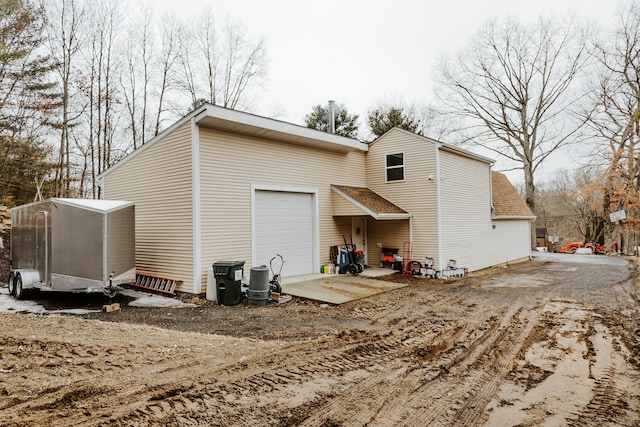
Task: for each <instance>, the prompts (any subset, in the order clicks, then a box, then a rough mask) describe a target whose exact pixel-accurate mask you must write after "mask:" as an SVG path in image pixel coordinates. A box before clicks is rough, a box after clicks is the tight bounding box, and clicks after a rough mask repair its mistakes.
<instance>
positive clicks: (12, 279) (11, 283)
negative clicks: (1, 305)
mask: <svg viewBox="0 0 640 427" xmlns="http://www.w3.org/2000/svg"><path fill="white" fill-rule="evenodd" d="M7 287H8V288H9V295H10V296H12V297H13V296H15V295H16V282H15V277H14V276H13V273H12V274H9V281H8V282H7Z"/></svg>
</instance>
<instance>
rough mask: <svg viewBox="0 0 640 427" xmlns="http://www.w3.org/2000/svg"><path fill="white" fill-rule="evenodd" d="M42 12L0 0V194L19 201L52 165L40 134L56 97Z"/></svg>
mask: <svg viewBox="0 0 640 427" xmlns="http://www.w3.org/2000/svg"><path fill="white" fill-rule="evenodd" d="M43 16H44V15H43V13H42V11H41V10H40V9H38V8H36V7H34V6H33V5H32V4H31V3H29V2H28V1H26V0H0V195H1V196H2V198H3V199H5V200H13V201H14V202H15V203H18V204H20V203H24V202H30V201H33V198H34V195H35V193H36V180H37V179H40V180H42V179H43V178H44V177H45V176H46V175H47V174H48V173H49V171H50V169H51V165H50V163H49V162H48V155H49V154H50V153H49V151H50V150H49V147H47V145H46V144H45V139H44V136H45V132H46V130H47V129H48V128H49V127H50V126H51V125H52V123H51V120H50V118H51V117H52V115H51V113H52V112H53V111H55V109H56V108H58V99H59V97H58V96H57V94H56V93H55V92H54V84H53V83H50V82H49V81H48V78H49V75H50V73H51V71H52V70H53V68H54V64H53V62H52V61H51V60H50V58H49V57H47V56H46V55H42V54H41V51H42V47H43V43H44V37H43Z"/></svg>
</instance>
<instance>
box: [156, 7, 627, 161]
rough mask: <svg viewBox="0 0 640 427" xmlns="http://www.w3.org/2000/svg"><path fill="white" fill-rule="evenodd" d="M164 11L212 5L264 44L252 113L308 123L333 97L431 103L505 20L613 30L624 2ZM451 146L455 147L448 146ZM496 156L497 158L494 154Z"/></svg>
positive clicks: (365, 105) (355, 109) (354, 108)
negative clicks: (455, 61) (458, 55)
mask: <svg viewBox="0 0 640 427" xmlns="http://www.w3.org/2000/svg"><path fill="white" fill-rule="evenodd" d="M153 4H154V8H155V10H156V12H162V11H164V10H170V11H173V12H175V13H177V14H179V15H182V16H193V13H194V12H197V11H200V10H202V8H203V7H205V6H208V7H210V8H211V9H212V11H213V14H214V16H215V17H216V20H217V21H218V22H220V23H222V21H223V20H225V19H226V18H227V17H230V18H232V19H234V20H238V21H240V22H242V23H243V24H244V25H245V26H246V27H247V30H248V33H249V35H250V36H251V37H252V38H258V37H261V36H263V37H264V38H265V41H266V46H267V51H268V56H269V61H270V62H269V80H268V82H267V84H266V87H265V90H264V91H262V92H261V93H260V95H259V97H258V100H257V102H256V104H255V108H254V110H253V111H252V112H254V113H257V114H261V115H265V116H274V115H275V114H276V112H277V113H279V114H277V117H278V118H279V119H281V120H285V121H288V122H291V123H296V124H302V123H303V118H304V116H305V114H307V113H309V112H310V111H311V107H312V106H313V105H316V104H324V103H326V102H327V101H328V100H330V99H333V100H335V101H336V102H337V103H339V104H344V105H345V106H346V108H347V110H348V111H349V112H350V113H352V114H353V113H355V114H358V115H359V116H360V128H361V134H366V133H367V132H363V129H364V128H365V127H366V124H365V117H366V114H367V110H368V109H369V108H371V107H372V106H374V104H375V103H376V101H379V100H384V99H399V100H402V101H404V102H407V103H412V102H416V103H418V104H425V103H428V102H429V101H430V98H431V96H432V94H431V90H432V74H433V71H434V66H435V64H436V62H437V60H438V58H439V56H440V55H441V53H443V52H451V53H453V52H455V51H457V50H459V49H460V48H461V47H463V46H465V45H466V44H467V43H468V41H469V40H471V38H472V37H473V35H474V34H475V32H476V31H477V29H478V28H479V26H480V25H481V24H482V23H484V22H485V21H486V20H487V19H490V18H493V17H497V16H501V17H504V16H516V17H519V18H522V19H528V18H532V19H533V18H536V17H537V16H538V15H539V14H540V13H549V12H550V13H553V14H572V15H577V16H580V17H583V18H584V19H586V20H595V21H596V22H598V23H601V24H607V23H608V22H609V21H610V20H611V18H612V16H613V13H614V10H615V9H616V6H617V4H618V2H617V0H476V1H473V0H469V1H463V0H441V1H433V0H395V1H393V0H384V1H383V0H321V1H316V2H309V1H301V0H298V1H295V0H266V1H265V0H215V1H205V0H178V1H176V0H171V1H169V0H156V1H154V2H153ZM445 142H452V141H445ZM492 157H493V156H492Z"/></svg>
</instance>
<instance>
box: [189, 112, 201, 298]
mask: <svg viewBox="0 0 640 427" xmlns="http://www.w3.org/2000/svg"><path fill="white" fill-rule="evenodd" d="M191 200H192V206H191V209H192V214H193V293H194V294H199V293H201V291H202V277H201V276H202V274H201V271H202V216H201V213H200V208H201V200H200V126H198V124H197V123H196V118H195V116H194V117H192V118H191Z"/></svg>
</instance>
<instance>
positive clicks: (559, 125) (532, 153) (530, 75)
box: [439, 17, 588, 212]
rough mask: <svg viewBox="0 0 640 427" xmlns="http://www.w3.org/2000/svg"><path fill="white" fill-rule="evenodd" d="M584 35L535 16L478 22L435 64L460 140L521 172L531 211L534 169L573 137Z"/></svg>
mask: <svg viewBox="0 0 640 427" xmlns="http://www.w3.org/2000/svg"><path fill="white" fill-rule="evenodd" d="M587 59H588V55H587V54H586V40H585V38H584V37H582V34H581V33H580V32H579V31H577V30H576V28H575V26H574V25H573V24H572V23H570V22H569V23H559V22H557V21H555V20H553V19H551V18H544V17H540V18H539V19H538V20H537V22H536V23H534V24H531V25H526V24H523V23H520V22H518V21H516V20H513V19H510V20H507V21H505V22H498V21H491V22H489V23H488V24H486V25H485V26H484V27H483V28H482V29H481V30H480V32H479V33H478V34H477V36H476V37H475V38H474V39H473V40H472V42H471V43H470V44H469V47H468V49H466V50H465V51H464V52H462V53H460V54H459V55H458V56H457V57H456V58H455V59H454V60H446V59H445V60H443V62H442V64H441V66H440V69H439V83H440V85H439V99H440V100H441V102H442V103H443V104H444V105H445V106H446V108H447V110H448V111H449V112H451V113H454V114H458V115H461V117H462V118H463V119H465V121H464V125H465V127H464V128H462V129H460V134H461V135H462V136H461V137H462V139H463V141H464V142H470V143H475V144H479V145H482V146H483V147H485V148H487V149H489V150H491V151H493V152H495V153H497V154H498V155H500V156H504V157H505V158H507V159H510V160H512V161H514V162H516V164H517V165H518V166H517V167H518V168H521V169H522V170H523V173H524V182H525V199H526V202H527V205H528V206H529V207H530V208H531V209H532V210H533V211H534V212H535V207H536V201H535V199H536V197H535V194H536V192H535V190H536V188H535V180H534V176H535V172H536V169H537V168H538V167H539V166H540V165H541V164H542V163H543V162H544V161H545V159H547V158H548V157H549V156H550V155H551V154H552V153H554V152H555V151H556V150H558V149H559V148H561V147H563V146H564V145H567V144H570V143H572V142H574V141H576V138H577V134H578V132H579V130H580V129H581V127H582V125H583V123H582V122H580V121H578V122H573V121H572V120H571V119H572V117H571V116H570V115H569V112H570V111H571V108H570V107H571V105H572V104H573V103H574V102H576V101H577V99H578V98H579V97H580V94H575V95H574V94H573V93H572V88H573V86H574V83H576V81H577V77H578V76H579V75H580V72H581V71H583V70H584V68H585V66H586V64H587Z"/></svg>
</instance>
